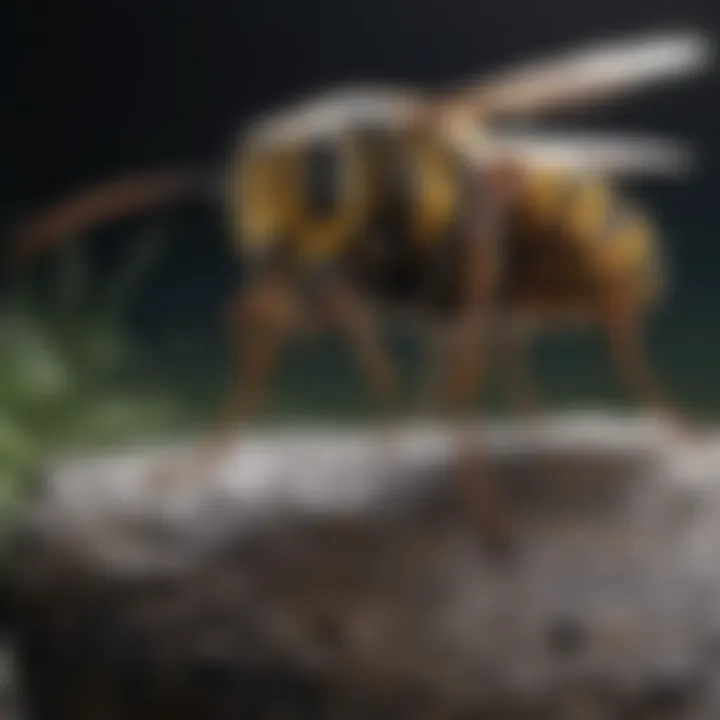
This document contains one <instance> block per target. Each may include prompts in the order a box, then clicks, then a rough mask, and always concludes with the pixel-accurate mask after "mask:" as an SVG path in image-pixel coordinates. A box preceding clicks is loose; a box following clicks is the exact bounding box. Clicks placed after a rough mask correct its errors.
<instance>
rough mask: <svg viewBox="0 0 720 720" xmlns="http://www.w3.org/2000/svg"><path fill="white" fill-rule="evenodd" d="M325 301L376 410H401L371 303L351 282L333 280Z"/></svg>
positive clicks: (387, 412)
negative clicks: (346, 343)
mask: <svg viewBox="0 0 720 720" xmlns="http://www.w3.org/2000/svg"><path fill="white" fill-rule="evenodd" d="M322 298H323V300H324V302H325V312H326V313H327V315H328V317H329V319H330V321H331V322H332V323H333V324H334V325H335V326H336V327H337V328H338V329H340V330H341V331H342V332H344V333H345V336H346V337H347V339H348V341H349V343H350V347H351V349H352V352H353V354H354V355H355V358H356V359H357V362H358V364H359V366H360V370H361V372H362V373H363V375H364V377H365V379H366V382H367V385H368V387H369V389H370V392H371V393H372V395H373V399H374V401H375V404H376V407H377V408H378V409H379V410H380V412H381V413H382V414H383V416H384V417H390V418H392V417H394V416H395V415H396V414H397V413H398V411H399V406H400V403H399V391H398V376H397V370H396V368H395V365H394V363H393V361H392V358H391V357H390V354H389V352H388V351H387V348H386V346H385V344H384V343H383V342H382V339H381V337H380V334H379V332H378V328H377V325H376V322H375V320H374V317H373V313H372V312H371V309H370V307H369V306H368V303H367V302H366V301H365V300H364V299H363V298H362V297H361V296H360V294H359V293H357V292H356V291H355V290H354V289H353V288H352V287H351V286H350V285H349V284H348V283H345V282H343V281H341V280H337V279H336V280H334V281H332V282H331V283H330V284H329V285H328V286H327V287H326V288H324V291H323V294H322Z"/></svg>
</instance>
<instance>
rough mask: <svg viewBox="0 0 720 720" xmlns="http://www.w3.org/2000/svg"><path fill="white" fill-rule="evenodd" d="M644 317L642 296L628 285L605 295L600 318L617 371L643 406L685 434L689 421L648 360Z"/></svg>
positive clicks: (601, 303)
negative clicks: (666, 390)
mask: <svg viewBox="0 0 720 720" xmlns="http://www.w3.org/2000/svg"><path fill="white" fill-rule="evenodd" d="M644 319H645V318H644V304H643V302H642V300H641V298H640V297H638V295H637V293H634V292H632V291H631V290H630V289H629V288H627V287H626V286H625V285H622V284H616V285H613V286H612V287H611V288H608V290H607V291H606V292H605V293H604V294H603V297H602V299H601V302H600V306H599V321H600V324H601V328H602V330H603V332H604V334H605V336H606V339H607V342H608V347H609V351H610V355H611V359H612V362H613V365H614V366H615V368H616V370H617V372H618V374H619V375H620V377H621V378H622V380H623V381H624V383H625V384H626V386H627V387H628V388H629V389H630V390H631V392H633V394H634V395H635V396H636V397H637V398H638V400H639V401H640V402H641V403H642V405H643V406H644V407H646V408H648V409H650V410H651V411H653V412H655V413H656V414H657V416H658V417H659V418H660V419H662V420H663V421H665V422H668V423H669V425H670V426H671V428H672V429H673V430H674V431H676V432H678V433H679V434H680V435H686V434H688V432H689V430H690V427H691V425H690V423H689V422H688V421H687V420H686V419H685V417H684V416H683V414H682V413H681V412H680V411H679V409H678V407H677V406H676V404H675V403H674V402H672V401H671V400H670V399H669V397H668V396H667V394H666V392H665V389H664V388H663V387H662V385H661V384H660V382H659V381H658V380H657V379H656V377H655V375H654V373H653V371H652V370H651V367H650V363H649V361H648V359H647V352H646V343H645V340H644Z"/></svg>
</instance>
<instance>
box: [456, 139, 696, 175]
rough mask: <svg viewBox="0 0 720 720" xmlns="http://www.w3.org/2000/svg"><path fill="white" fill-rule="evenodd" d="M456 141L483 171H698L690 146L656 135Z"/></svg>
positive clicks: (639, 173)
mask: <svg viewBox="0 0 720 720" xmlns="http://www.w3.org/2000/svg"><path fill="white" fill-rule="evenodd" d="M453 140H454V141H455V143H456V146H457V147H458V149H459V150H460V151H461V152H462V153H463V154H464V155H465V156H466V157H468V158H470V159H471V160H472V161H473V162H475V163H478V164H479V165H482V166H491V165H496V164H505V163H506V164H509V165H513V166H515V167H519V168H524V169H529V170H549V171H561V172H571V173H579V174H594V175H602V176H608V177H660V178H663V177H664V178H670V177H685V176H687V175H688V174H690V173H691V172H692V171H693V170H694V169H695V168H696V160H695V158H694V156H693V153H692V149H691V147H690V145H689V144H687V143H682V142H678V141H673V140H668V139H665V138H658V137H651V136H632V135H592V134H581V133H574V134H571V133H564V134H558V133H555V134H553V133H541V132H535V133H520V132H506V133H493V134H491V135H483V134H480V133H478V132H472V131H466V132H460V131H458V132H456V133H455V135H454V136H453Z"/></svg>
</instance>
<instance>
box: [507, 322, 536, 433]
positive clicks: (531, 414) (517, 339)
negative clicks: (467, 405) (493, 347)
mask: <svg viewBox="0 0 720 720" xmlns="http://www.w3.org/2000/svg"><path fill="white" fill-rule="evenodd" d="M531 339H532V338H531V336H530V332H529V331H528V330H527V329H526V328H524V327H510V328H507V329H502V330H501V333H500V337H499V338H498V350H499V353H498V354H499V358H498V359H499V361H500V362H499V370H500V374H501V376H502V379H503V381H504V384H505V388H506V391H507V396H508V400H509V401H510V405H511V407H512V408H513V409H514V410H515V411H516V412H519V413H520V415H522V416H524V417H528V418H531V419H533V420H535V419H538V418H539V417H540V414H541V410H542V403H541V401H540V397H539V395H538V393H537V389H536V387H535V384H534V383H533V381H532V377H531V372H530V367H529V355H530V344H531Z"/></svg>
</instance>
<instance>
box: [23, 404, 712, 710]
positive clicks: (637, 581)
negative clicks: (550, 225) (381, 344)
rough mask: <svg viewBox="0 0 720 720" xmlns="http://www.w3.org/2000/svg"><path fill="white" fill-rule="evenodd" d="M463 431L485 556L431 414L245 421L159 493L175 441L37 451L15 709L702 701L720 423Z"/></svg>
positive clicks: (567, 420)
mask: <svg viewBox="0 0 720 720" xmlns="http://www.w3.org/2000/svg"><path fill="white" fill-rule="evenodd" d="M481 434H482V438H483V447H484V448H485V450H486V460H487V468H488V470H489V472H488V475H487V476H488V477H491V478H492V479H493V481H494V483H495V485H496V487H498V488H499V489H500V491H501V493H502V498H503V503H504V506H505V507H506V508H507V510H508V513H509V516H510V517H511V518H512V520H513V528H514V534H515V537H516V540H517V544H516V549H515V553H514V554H513V555H512V556H510V557H507V558H502V559H499V558H498V557H496V556H494V555H491V554H488V553H487V552H486V548H485V545H484V543H483V541H482V539H481V538H480V537H479V536H478V534H477V532H476V529H475V526H474V525H473V523H472V522H471V520H470V516H469V513H468V512H467V508H466V507H465V505H464V504H463V502H462V498H461V497H460V496H459V495H458V494H457V492H456V491H455V490H454V489H453V488H454V485H453V483H452V482H451V481H450V479H451V477H452V472H453V468H454V465H453V458H454V454H453V448H454V445H453V434H452V433H451V432H450V431H449V430H447V429H444V428H441V427H435V426H431V425H425V426H423V425H415V426H408V427H406V428H404V429H402V430H401V431H395V434H394V435H388V433H387V432H381V431H367V432H360V431H338V430H326V429H316V430H312V431H307V432H303V433H300V432H298V431H276V432H273V433H268V434H264V435H261V436H253V437H248V438H246V439H245V441H244V442H243V444H242V445H238V447H237V448H236V450H235V451H234V452H233V453H232V454H231V456H228V458H227V460H226V461H225V462H223V463H222V465H221V466H218V467H217V468H215V470H214V471H213V472H212V473H208V476H207V477H205V478H200V479H199V481H198V482H197V483H195V484H192V485H191V486H189V487H179V488H173V489H166V490H164V491H162V492H160V491H157V490H152V489H151V488H149V487H148V486H147V484H146V482H145V480H146V478H147V477H148V476H149V469H150V468H152V467H153V464H154V463H157V462H158V459H160V458H164V457H165V456H166V455H168V454H169V455H170V456H172V457H176V456H178V457H180V453H181V452H182V451H181V450H174V449H172V448H170V449H158V450H156V449H148V450H146V451H142V452H138V453H135V454H133V453H120V454H118V455H116V456H100V457H97V458H95V457H89V458H81V459H73V460H66V461H63V462H58V463H55V464H54V465H53V466H52V467H51V469H50V470H49V471H48V472H47V473H46V476H45V480H44V483H43V487H42V490H41V492H40V493H39V494H38V497H37V499H36V501H35V502H34V505H33V507H32V509H31V512H30V513H29V514H28V516H27V518H26V519H25V521H24V522H23V525H22V527H21V528H20V531H19V533H18V539H17V550H16V552H17V556H18V558H22V562H18V563H17V570H16V571H15V573H14V575H13V576H12V578H11V585H12V588H13V590H14V600H15V602H14V616H13V627H14V629H15V637H16V647H17V651H18V655H19V657H20V665H21V668H20V669H21V672H22V676H23V678H24V685H23V688H24V690H25V693H26V698H27V704H28V706H29V708H30V711H31V713H32V715H33V716H34V717H37V718H43V719H44V718H73V719H75V718H77V719H78V720H82V719H83V718H88V720H90V719H91V718H92V719H93V720H95V718H101V717H104V718H133V719H134V718H138V719H141V718H148V720H149V719H150V718H152V719H153V720H163V719H164V718H168V719H171V718H172V719H174V718H178V719H181V718H182V719H184V718H188V719H190V718H198V719H199V718H207V719H208V720H212V719H214V718H218V719H220V718H223V719H224V718H250V719H252V718H327V719H332V718H338V719H344V718H348V719H358V720H364V719H365V718H367V719H368V720H376V719H380V718H388V719H390V718H410V719H414V718H419V719H425V718H427V719H431V718H438V719H445V718H447V719H448V720H454V719H456V718H457V719H458V720H460V719H468V720H469V719H470V718H493V719H494V718H531V719H534V718H558V719H560V720H562V719H564V718H568V719H570V720H575V719H577V720H583V719H585V718H592V719H595V718H601V719H602V718H628V719H629V718H633V719H634V718H689V719H694V718H698V719H703V720H704V719H705V718H707V719H708V720H711V719H713V718H720V484H719V483H718V480H719V479H720V478H719V477H718V475H719V473H720V445H719V443H718V442H717V441H716V440H714V439H713V438H712V437H706V438H704V439H702V440H699V439H696V440H692V441H681V440H678V439H676V438H674V437H672V436H671V435H670V434H669V433H668V432H667V431H665V430H664V429H663V428H661V427H659V426H657V425H655V424H653V423H651V422H649V421H645V420H643V419H632V418H631V419H628V418H622V417H613V416H606V415H595V416H592V415H577V416H576V415H571V416H561V417H557V418H555V419H551V420H549V421H548V422H547V423H545V424H543V425H542V426H533V427H522V426H519V425H514V424H509V425H506V426H499V425H494V426H490V427H487V428H483V430H482V433H481ZM388 438H390V439H391V440H392V442H391V443H388V442H386V441H387V440H388Z"/></svg>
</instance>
